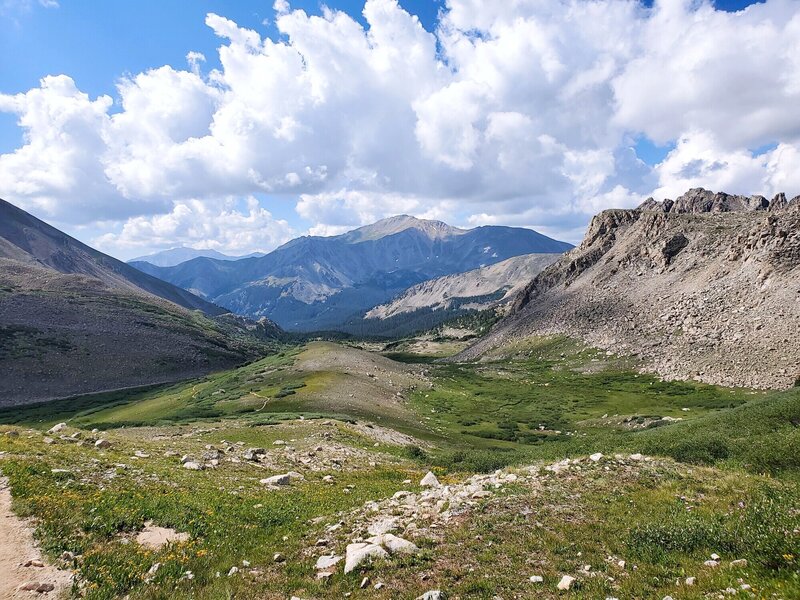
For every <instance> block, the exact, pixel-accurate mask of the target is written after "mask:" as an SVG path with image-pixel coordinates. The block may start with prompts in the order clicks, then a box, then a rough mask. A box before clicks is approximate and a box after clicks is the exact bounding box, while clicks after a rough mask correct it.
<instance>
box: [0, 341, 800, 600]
mask: <svg viewBox="0 0 800 600" xmlns="http://www.w3.org/2000/svg"><path fill="white" fill-rule="evenodd" d="M395 350H396V349H395ZM392 359H400V360H392ZM635 367H636V364H635V362H634V361H632V360H631V359H629V358H626V357H616V356H610V355H607V354H606V353H605V352H599V351H597V350H594V349H591V348H586V347H584V346H582V345H579V344H576V343H574V342H572V341H570V340H567V339H535V340H529V341H528V342H526V343H525V344H521V345H518V346H515V347H513V348H509V349H506V351H505V352H504V353H502V354H497V355H495V356H493V357H490V358H489V359H487V360H485V361H482V362H478V363H470V364H458V363H442V362H434V361H433V356H431V355H429V354H415V353H413V352H407V351H405V350H404V351H403V352H402V354H401V355H398V354H389V357H384V356H380V355H379V354H377V353H374V352H366V351H361V350H358V349H357V348H353V347H352V344H351V345H350V346H349V347H346V346H343V345H338V344H332V343H327V342H315V343H312V344H309V345H307V346H304V347H288V346H287V347H285V348H283V349H282V350H281V351H280V352H276V353H275V354H273V355H271V356H267V357H265V358H263V359H261V360H259V361H256V362H254V363H251V364H249V365H247V366H245V367H242V368H239V369H235V370H232V371H227V372H222V373H217V374H214V375H211V376H208V377H205V378H201V379H197V380H192V381H187V382H184V383H180V384H174V385H168V386H157V387H151V388H148V389H140V390H130V391H126V392H119V393H114V394H99V395H94V396H85V397H81V398H75V399H71V400H68V401H60V402H57V403H52V404H48V405H40V406H30V407H26V408H22V409H20V408H17V409H13V410H4V411H2V412H0V433H6V432H14V433H16V434H17V435H16V436H13V435H2V436H0V453H2V454H0V469H2V472H3V475H4V476H5V477H7V478H8V479H9V482H10V485H11V489H12V493H13V498H14V508H15V510H16V511H17V512H18V514H20V515H23V516H30V517H34V518H35V519H36V523H37V530H36V535H37V537H38V538H39V539H40V541H41V543H42V547H43V549H44V551H45V552H46V553H47V554H48V556H50V557H51V558H52V559H54V560H61V561H62V564H63V565H64V566H67V567H69V568H71V569H73V570H74V571H75V572H76V573H77V575H78V578H77V580H76V583H75V585H74V587H73V590H72V594H74V595H75V596H80V597H87V598H96V599H100V598H102V599H106V598H108V599H110V598H118V597H126V596H127V597H130V598H148V599H154V598H208V599H212V598H254V599H255V598H289V597H290V596H292V595H295V596H298V597H300V598H331V597H344V595H345V594H350V595H351V596H350V597H353V598H416V597H417V596H418V595H420V594H422V593H424V592H425V591H426V590H430V589H441V590H442V591H444V592H446V593H447V594H448V597H450V598H495V597H498V596H499V597H501V598H529V597H541V598H561V597H565V598H566V597H569V598H587V599H588V598H592V599H593V598H606V597H617V598H659V599H661V598H664V597H665V596H668V595H669V596H672V597H673V598H674V599H676V600H678V599H682V598H708V597H717V596H718V595H720V594H721V595H722V596H723V597H728V596H734V597H758V598H767V597H770V598H786V599H789V598H798V597H800V579H799V578H800V567H799V566H798V557H800V477H798V473H800V469H799V467H800V428H798V425H799V424H800V388H796V389H793V390H788V391H783V392H759V391H754V390H744V389H726V388H720V387H715V386H709V385H704V384H699V383H693V382H664V381H660V380H659V379H657V378H656V377H654V376H651V375H647V374H642V373H639V372H637V371H636V369H635ZM57 422H66V423H67V428H66V429H65V430H64V431H63V432H59V434H58V435H55V434H46V433H45V432H46V430H47V429H48V428H49V427H51V426H52V425H53V424H54V423H57ZM93 430H96V431H94V432H93ZM73 436H74V437H73ZM100 437H102V438H104V439H107V440H108V441H109V442H110V447H109V448H107V449H99V448H96V447H95V446H94V444H92V443H89V441H91V440H93V439H98V438H100ZM46 438H49V440H50V443H48V440H47V439H46ZM67 438H69V439H67ZM253 447H260V448H263V449H264V450H265V456H264V458H263V459H262V460H261V461H259V462H253V461H249V460H245V459H242V455H243V452H244V451H245V450H246V449H247V448H253ZM209 452H210V453H211V454H213V455H216V454H215V453H216V452H219V454H218V455H217V456H218V457H219V461H218V464H216V465H213V466H209V467H208V468H206V469H205V470H202V471H190V470H187V469H185V468H183V467H182V465H181V457H182V456H186V457H191V458H192V459H194V460H198V461H201V462H202V461H203V460H206V461H207V460H208V458H207V456H206V455H207V454H208V453H209ZM597 452H599V453H603V455H604V457H603V458H602V459H601V460H599V461H592V460H589V459H587V458H586V457H587V456H588V455H589V454H593V453H597ZM631 454H642V455H645V457H647V458H646V459H642V460H633V459H630V458H628V457H629V456H630V455H631ZM204 456H205V457H206V458H204ZM650 457H653V458H650ZM565 458H572V459H576V461H577V462H573V463H569V464H568V465H566V466H564V467H563V468H559V469H555V470H553V471H548V470H544V469H543V467H544V466H546V465H549V464H551V463H556V462H558V461H562V460H563V459H565ZM500 468H503V469H505V471H506V472H511V473H518V474H519V475H520V480H519V483H518V484H510V485H502V486H498V487H490V488H488V491H490V492H491V494H488V495H485V496H481V498H480V499H476V500H475V501H474V502H472V504H471V508H470V510H468V511H466V512H462V513H458V514H454V515H452V517H451V518H449V519H448V520H447V521H446V524H444V525H441V524H440V525H437V527H429V526H426V525H425V524H424V523H422V522H420V523H419V524H418V525H419V526H418V527H413V528H412V527H407V528H405V530H400V531H399V532H398V535H402V536H404V537H409V538H413V539H414V540H415V543H417V544H418V546H419V547H420V548H421V549H422V550H421V552H420V553H419V554H417V555H416V556H413V557H392V558H390V559H388V560H381V561H377V562H374V563H372V564H371V565H369V566H366V567H362V568H359V569H358V570H356V571H355V572H354V573H351V574H348V575H344V574H342V572H341V569H340V570H339V571H338V572H337V573H336V574H335V575H334V576H333V577H330V578H323V579H320V578H317V576H316V571H315V569H314V563H315V560H316V557H317V556H319V555H321V554H323V553H338V554H342V553H343V551H344V547H345V546H346V545H347V543H349V542H351V541H353V540H354V539H356V538H357V537H358V536H359V532H358V529H357V528H356V527H355V526H353V525H352V523H354V522H358V521H359V520H360V519H362V518H363V517H364V515H369V514H371V513H372V512H373V508H374V507H373V508H370V506H371V505H370V504H369V503H371V502H380V501H384V500H385V499H388V498H391V497H392V496H393V495H394V494H395V493H396V492H399V491H401V490H406V491H411V492H419V490H420V488H419V486H418V482H419V481H420V479H421V477H422V476H423V475H424V474H425V473H426V472H427V471H428V470H433V471H434V472H435V473H436V474H437V475H438V476H439V477H440V479H441V480H442V482H443V483H451V484H453V485H458V484H459V482H461V481H463V480H465V479H466V478H467V477H469V476H470V475H471V474H473V473H476V472H492V471H494V470H495V469H500ZM289 471H291V472H294V473H295V475H296V478H293V479H292V482H291V485H289V486H286V487H284V488H281V489H277V490H276V489H269V488H267V487H265V486H264V485H263V484H261V483H260V481H261V479H263V478H265V477H269V476H271V475H275V474H278V473H285V472H289ZM326 477H327V479H326ZM409 480H410V482H411V483H407V482H408V481H409ZM388 510H393V509H388ZM441 510H443V511H444V510H446V507H442V509H441ZM389 516H391V515H389ZM147 522H153V523H155V524H156V525H159V526H163V527H171V528H174V529H175V530H177V531H181V532H186V533H188V534H189V536H190V537H189V541H186V542H179V543H173V544H169V545H167V546H165V547H164V548H162V549H159V550H153V549H147V548H145V547H143V546H141V545H139V544H138V543H136V542H135V534H136V532H137V531H139V530H141V528H142V527H143V526H144V524H145V523H147ZM320 540H322V541H324V544H321V545H320V542H319V541H320ZM64 552H69V553H71V554H70V555H64V554H63V553H64ZM276 553H279V554H280V556H279V557H278V560H276V557H275V554H276ZM713 553H717V554H719V555H720V556H721V561H720V565H719V567H716V568H711V567H706V566H704V564H703V563H704V561H706V560H708V559H709V557H710V556H711V554H713ZM62 555H63V556H65V557H66V558H65V559H59V557H61V556H62ZM733 560H745V561H746V564H745V563H741V562H740V563H736V566H732V565H731V564H730V562H731V561H733ZM243 561H244V562H243ZM620 561H623V562H620ZM156 563H159V564H160V566H159V568H158V569H157V571H156V572H155V574H153V573H152V569H153V565H155V564H156ZM234 566H235V567H237V568H238V569H239V571H238V572H233V573H230V571H231V568H232V567H234ZM587 566H588V567H589V568H588V569H587V568H586V567H587ZM229 573H230V575H229ZM565 574H570V575H572V576H575V577H576V581H575V583H574V585H573V587H572V589H570V590H569V591H559V590H557V588H556V584H557V583H558V582H559V580H560V579H561V577H562V576H563V575H565ZM531 576H540V577H541V578H542V579H543V581H542V582H541V583H532V582H531V581H530V579H529V578H530V577H531ZM364 577H368V578H369V579H370V581H369V584H367V585H366V586H365V587H364V588H363V589H362V587H361V583H362V579H363V578H364ZM688 577H694V578H695V580H694V582H693V585H687V584H686V578H688ZM378 583H380V584H383V585H382V586H379V589H375V587H374V586H375V584H378Z"/></svg>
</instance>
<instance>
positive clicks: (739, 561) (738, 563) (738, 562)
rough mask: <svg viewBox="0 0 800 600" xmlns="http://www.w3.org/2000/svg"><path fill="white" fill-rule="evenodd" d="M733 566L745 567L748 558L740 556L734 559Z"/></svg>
mask: <svg viewBox="0 0 800 600" xmlns="http://www.w3.org/2000/svg"><path fill="white" fill-rule="evenodd" d="M731 566H732V567H737V568H741V569H744V568H745V567H746V566H747V559H746V558H738V559H736V560H732V561H731Z"/></svg>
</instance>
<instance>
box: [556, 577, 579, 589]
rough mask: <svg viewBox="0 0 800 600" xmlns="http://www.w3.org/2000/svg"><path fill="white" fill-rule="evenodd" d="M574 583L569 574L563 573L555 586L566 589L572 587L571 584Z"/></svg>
mask: <svg viewBox="0 0 800 600" xmlns="http://www.w3.org/2000/svg"><path fill="white" fill-rule="evenodd" d="M573 583H575V578H574V577H571V576H569V575H564V576H563V577H562V578H561V581H559V582H558V586H556V587H557V588H558V589H559V590H561V591H566V590H569V589H570V588H572V584H573Z"/></svg>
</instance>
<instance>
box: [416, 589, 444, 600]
mask: <svg viewBox="0 0 800 600" xmlns="http://www.w3.org/2000/svg"><path fill="white" fill-rule="evenodd" d="M444 598H445V596H444V594H443V593H442V592H440V591H439V590H430V591H428V592H425V593H424V594H422V596H419V597H418V598H417V600H444Z"/></svg>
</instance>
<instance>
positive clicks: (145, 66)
mask: <svg viewBox="0 0 800 600" xmlns="http://www.w3.org/2000/svg"><path fill="white" fill-rule="evenodd" d="M798 107H800V0H766V1H765V2H759V3H752V2H748V1H746V0H717V2H715V3H713V2H711V1H710V0H705V1H703V0H655V1H654V2H650V1H647V2H641V1H638V0H591V1H590V0H550V1H543V0H508V1H506V2H485V1H482V0H400V1H399V2H398V1H397V0H367V1H366V2H365V1H363V0H361V1H359V0H336V1H334V0H331V1H329V2H327V4H323V3H320V2H318V1H316V0H302V1H301V0H277V1H273V0H267V1H264V0H261V1H255V0H237V1H235V2H234V1H230V2H223V1H218V0H157V1H156V0H140V1H139V2H135V3H134V2H106V1H100V0H97V1H88V0H85V1H80V2H78V1H74V0H58V1H56V0H0V197H2V198H4V199H6V200H8V201H10V202H12V203H14V204H16V205H18V206H20V207H21V208H23V209H25V210H28V211H30V212H32V213H33V214H34V215H36V216H38V217H40V218H42V219H45V220H47V221H48V222H50V223H52V224H54V225H55V226H57V227H59V228H61V229H63V230H65V231H67V232H68V233H70V234H72V235H74V236H75V237H78V238H79V239H81V240H82V241H84V242H87V243H89V244H91V245H93V246H95V247H97V248H99V249H101V250H103V251H105V252H108V253H110V254H112V255H114V256H117V257H120V258H123V259H127V258H131V257H134V256H138V255H142V254H146V253H148V252H151V251H155V250H159V249H164V248H170V247H175V246H182V245H185V246H192V247H197V248H201V247H204V248H214V249H216V250H219V251H222V252H227V253H231V254H244V253H248V252H252V251H257V250H258V251H269V250H271V249H273V248H275V247H276V246H277V245H279V244H281V243H283V242H285V241H287V240H288V239H291V238H292V237H296V236H298V235H306V234H313V235H332V234H336V233H340V232H342V231H345V230H347V229H351V228H353V227H357V226H359V225H364V224H367V223H370V222H373V221H375V220H377V219H380V218H383V217H387V216H391V215H394V214H400V213H407V214H413V215H416V216H418V217H422V218H435V219H441V220H444V221H447V222H448V223H451V224H453V225H458V226H462V227H474V226H479V225H512V226H522V227H532V228H534V229H536V230H538V231H541V232H542V233H545V234H547V235H551V236H553V237H556V238H558V239H563V240H566V241H570V242H573V243H574V242H578V241H580V239H581V238H582V236H583V232H584V231H585V228H586V225H587V224H588V222H589V220H590V219H591V217H592V215H593V214H595V213H597V212H598V211H600V210H603V209H605V208H612V207H620V208H625V207H633V206H636V205H638V204H639V203H640V202H641V201H642V200H643V199H644V198H646V197H648V196H654V197H656V198H657V199H662V198H666V197H670V198H674V197H676V196H678V195H680V194H681V193H683V192H685V191H686V190H687V189H689V188H691V187H699V186H702V187H706V188H709V189H713V190H715V191H727V192H731V193H742V194H755V193H758V194H763V195H766V196H772V195H774V194H775V193H778V192H786V193H787V195H788V196H789V197H792V196H794V195H797V194H800V110H798Z"/></svg>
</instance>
